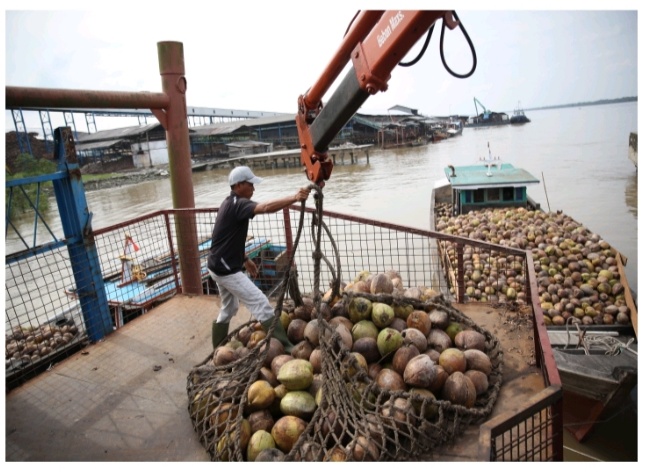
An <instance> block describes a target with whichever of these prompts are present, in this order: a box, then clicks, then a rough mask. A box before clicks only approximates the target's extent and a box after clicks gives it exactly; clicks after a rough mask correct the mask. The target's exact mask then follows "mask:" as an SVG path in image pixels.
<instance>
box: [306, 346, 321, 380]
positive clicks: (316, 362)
mask: <svg viewBox="0 0 648 472" xmlns="http://www.w3.org/2000/svg"><path fill="white" fill-rule="evenodd" d="M308 362H310V363H311V365H312V366H313V373H314V374H319V373H320V372H322V350H321V349H320V348H319V347H318V348H315V349H313V352H311V355H310V357H309V358H308Z"/></svg>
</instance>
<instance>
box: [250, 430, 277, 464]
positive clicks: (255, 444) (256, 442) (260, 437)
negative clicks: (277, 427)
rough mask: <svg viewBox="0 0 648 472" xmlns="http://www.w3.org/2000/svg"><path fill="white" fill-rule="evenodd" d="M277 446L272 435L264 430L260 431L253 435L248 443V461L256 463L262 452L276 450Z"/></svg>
mask: <svg viewBox="0 0 648 472" xmlns="http://www.w3.org/2000/svg"><path fill="white" fill-rule="evenodd" d="M275 446H276V444H275V440H274V438H273V437H272V434H270V433H269V432H267V431H265V430H262V429H261V430H258V431H256V432H254V433H253V434H252V437H250V441H248V446H247V460H248V461H249V462H254V461H255V460H256V458H257V456H258V455H259V454H260V453H261V451H263V450H264V449H270V448H274V447H275Z"/></svg>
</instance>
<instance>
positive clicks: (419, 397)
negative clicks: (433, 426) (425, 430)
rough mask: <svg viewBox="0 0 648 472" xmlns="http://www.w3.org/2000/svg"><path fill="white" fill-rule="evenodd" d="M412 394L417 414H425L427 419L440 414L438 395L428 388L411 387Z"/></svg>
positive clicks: (432, 418)
mask: <svg viewBox="0 0 648 472" xmlns="http://www.w3.org/2000/svg"><path fill="white" fill-rule="evenodd" d="M409 393H411V394H412V398H411V400H410V401H411V403H412V407H414V411H415V412H416V414H417V415H419V416H423V418H425V419H426V420H429V421H432V420H434V419H436V418H437V416H438V415H439V405H438V404H437V401H436V396H435V395H434V393H432V392H431V391H430V390H428V389H426V388H410V389H409Z"/></svg>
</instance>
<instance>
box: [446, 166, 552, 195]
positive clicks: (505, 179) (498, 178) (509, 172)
mask: <svg viewBox="0 0 648 472" xmlns="http://www.w3.org/2000/svg"><path fill="white" fill-rule="evenodd" d="M491 162H492V161H491ZM444 172H445V175H446V177H447V178H448V181H449V182H450V185H452V187H453V188H456V189H459V190H471V189H478V188H488V187H502V186H510V187H524V186H527V185H533V184H539V183H540V181H539V180H538V179H536V178H535V177H534V176H533V175H531V174H530V173H529V172H527V171H526V170H524V169H518V168H516V167H514V166H513V165H511V164H504V163H502V164H498V163H497V162H495V163H494V164H493V165H491V167H490V172H489V166H488V165H487V164H479V165H473V166H457V167H454V166H448V167H446V168H445V169H444ZM489 173H490V174H491V175H490V176H489V175H488V174H489Z"/></svg>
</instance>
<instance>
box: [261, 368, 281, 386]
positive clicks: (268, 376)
mask: <svg viewBox="0 0 648 472" xmlns="http://www.w3.org/2000/svg"><path fill="white" fill-rule="evenodd" d="M259 380H265V381H266V382H268V383H269V384H270V385H272V386H273V387H276V386H277V385H279V381H278V380H277V376H276V375H275V374H274V373H273V372H272V370H271V369H268V368H267V367H265V366H264V367H261V370H260V371H259Z"/></svg>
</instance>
